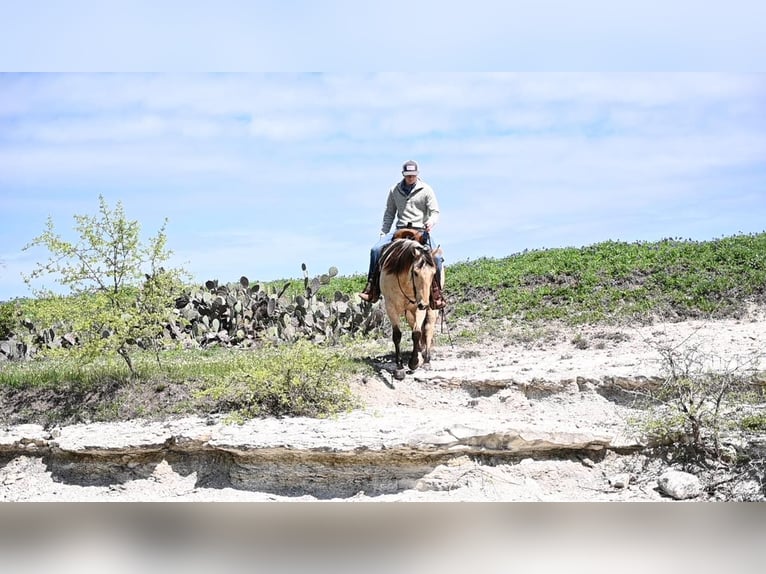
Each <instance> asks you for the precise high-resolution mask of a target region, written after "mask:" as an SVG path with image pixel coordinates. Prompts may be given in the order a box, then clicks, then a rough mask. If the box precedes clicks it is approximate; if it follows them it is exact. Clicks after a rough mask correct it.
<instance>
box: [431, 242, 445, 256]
mask: <svg viewBox="0 0 766 574" xmlns="http://www.w3.org/2000/svg"><path fill="white" fill-rule="evenodd" d="M443 254H444V250H443V249H442V246H441V245H437V246H436V249H432V250H431V255H432V256H433V257H440V256H441V255H443Z"/></svg>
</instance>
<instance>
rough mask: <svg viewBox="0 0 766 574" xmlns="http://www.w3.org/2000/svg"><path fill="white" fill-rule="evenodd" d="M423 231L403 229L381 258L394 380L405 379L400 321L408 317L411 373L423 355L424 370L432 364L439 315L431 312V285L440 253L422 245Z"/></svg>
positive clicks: (432, 310)
mask: <svg viewBox="0 0 766 574" xmlns="http://www.w3.org/2000/svg"><path fill="white" fill-rule="evenodd" d="M421 241H422V235H421V234H420V232H419V231H416V230H412V229H402V230H400V231H397V232H396V234H394V240H393V241H392V242H391V243H389V244H388V245H387V246H386V247H385V248H384V249H383V252H382V253H381V256H380V292H381V294H382V295H383V300H384V302H385V306H386V314H387V315H388V319H389V320H390V321H391V327H392V328H393V334H392V339H393V341H394V349H395V350H396V367H397V371H396V372H395V373H394V376H395V377H396V378H397V379H399V380H401V379H403V378H404V367H403V364H402V355H401V348H400V343H401V340H402V330H401V327H400V318H401V316H402V315H404V316H405V318H406V319H407V322H408V323H409V325H410V328H411V329H412V353H411V354H410V360H409V362H408V363H407V366H408V367H409V369H410V371H414V370H415V369H417V368H418V365H419V363H420V354H422V356H423V366H424V367H426V366H429V365H430V363H431V348H432V345H433V337H434V325H435V324H436V316H437V313H438V312H437V311H435V310H434V309H431V305H430V303H431V282H432V281H433V280H434V276H435V275H436V262H435V261H434V257H435V256H436V255H438V254H439V253H438V249H437V250H431V249H430V248H429V247H428V246H427V245H422V243H421Z"/></svg>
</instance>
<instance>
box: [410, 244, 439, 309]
mask: <svg viewBox="0 0 766 574" xmlns="http://www.w3.org/2000/svg"><path fill="white" fill-rule="evenodd" d="M411 275H412V288H413V290H414V292H415V303H416V304H417V306H418V309H420V310H421V311H422V310H425V309H428V308H429V303H430V301H431V283H432V282H433V280H434V276H435V275H436V262H435V261H434V257H433V252H432V251H431V250H430V249H428V248H427V247H426V246H424V245H418V246H417V247H416V248H415V258H414V261H413V263H412V271H411Z"/></svg>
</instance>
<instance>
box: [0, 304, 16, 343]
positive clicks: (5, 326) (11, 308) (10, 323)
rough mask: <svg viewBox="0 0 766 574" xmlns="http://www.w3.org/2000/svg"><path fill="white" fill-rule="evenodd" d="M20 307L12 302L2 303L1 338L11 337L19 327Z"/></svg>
mask: <svg viewBox="0 0 766 574" xmlns="http://www.w3.org/2000/svg"><path fill="white" fill-rule="evenodd" d="M18 315H19V307H18V305H17V304H15V303H12V302H6V303H0V339H7V338H8V337H10V336H11V335H12V334H13V333H14V332H15V331H16V329H17V327H18V318H17V317H18Z"/></svg>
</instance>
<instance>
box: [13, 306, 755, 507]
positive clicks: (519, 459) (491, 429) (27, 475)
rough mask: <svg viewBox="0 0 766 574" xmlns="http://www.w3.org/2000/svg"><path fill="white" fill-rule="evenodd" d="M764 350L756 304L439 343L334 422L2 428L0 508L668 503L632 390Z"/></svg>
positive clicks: (364, 391) (360, 384) (371, 387)
mask: <svg viewBox="0 0 766 574" xmlns="http://www.w3.org/2000/svg"><path fill="white" fill-rule="evenodd" d="M764 342H766V315H765V314H764V312H763V310H762V309H753V310H752V311H751V313H750V315H749V316H748V317H747V318H745V319H742V320H718V321H685V322H681V323H658V324H654V325H649V326H636V327H630V326H628V327H592V326H589V327H581V328H564V327H555V328H554V327H550V328H547V329H546V330H545V331H542V332H536V333H526V332H523V331H511V332H509V333H508V334H507V335H506V336H504V337H502V338H495V339H492V340H487V341H481V342H475V343H470V344H464V343H461V344H459V345H451V344H450V342H449V341H448V340H447V337H446V336H441V337H440V341H439V344H438V348H437V350H436V352H435V356H434V358H433V364H432V368H431V369H429V370H424V369H419V370H417V371H415V372H414V373H410V374H408V375H407V376H406V378H405V380H403V381H397V380H394V379H393V378H392V377H391V376H390V373H389V371H388V369H390V368H391V367H392V365H391V364H390V363H381V364H380V365H379V366H380V372H379V375H378V376H375V377H371V378H369V379H365V380H359V381H356V382H355V383H354V391H355V393H356V394H357V395H358V396H359V397H360V398H361V400H362V401H363V402H364V404H365V407H364V408H362V409H358V410H356V411H354V412H351V413H348V414H344V415H342V416H339V417H336V418H333V419H326V420H324V419H323V420H317V419H304V418H295V419H281V420H277V419H266V420H254V421H249V422H248V423H246V424H244V425H233V424H226V423H225V422H224V421H223V419H219V418H213V417H208V418H198V417H189V418H184V419H178V420H172V421H165V422H146V421H126V422H122V423H93V424H87V425H86V424H80V425H71V426H67V427H63V428H59V429H53V430H45V429H43V428H42V427H40V426H37V425H19V426H15V427H9V428H7V429H5V430H4V431H2V430H0V500H7V501H20V500H35V501H41V500H42V501H65V500H66V501H87V500H141V501H155V500H157V501H163V500H164V501H166V500H179V501H203V500H205V501H208V500H209V501H226V500H253V501H262V500H285V501H287V500H289V501H301V500H338V499H341V500H365V501H393V500H397V501H463V500H464V501H493V500H503V501H517V500H519V501H526V500H529V501H534V500H545V501H570V500H578V501H586V500H657V501H659V500H668V499H667V498H666V497H664V496H663V495H661V494H660V492H659V491H658V489H657V476H658V475H659V474H660V472H661V471H662V470H664V468H665V463H664V462H663V461H660V460H657V459H652V458H649V457H647V456H645V455H644V454H642V453H641V452H640V443H639V442H638V437H637V436H635V429H636V427H635V425H634V424H632V421H634V420H635V419H636V417H637V416H640V414H641V412H642V411H641V410H640V409H638V408H637V405H636V404H634V401H633V399H632V395H631V394H630V392H629V391H630V389H633V388H638V387H640V386H641V385H647V384H652V383H653V382H656V381H657V380H659V378H660V377H661V376H662V374H663V362H662V360H661V354H660V352H659V349H661V348H664V347H667V346H670V345H672V346H677V345H681V347H680V348H684V349H689V350H692V349H695V350H696V352H698V354H699V356H700V357H703V358H705V360H706V361H708V362H709V365H708V366H709V368H711V369H732V368H735V367H739V368H749V369H755V370H760V371H764V370H766V361H765V360H764V357H763V351H762V349H763V345H764ZM739 488H741V489H744V490H743V493H744V494H745V495H747V492H745V491H747V489H750V491H752V492H751V493H750V494H751V495H752V493H753V492H755V491H757V489H758V488H759V485H755V484H751V483H746V484H743V485H741V486H740V487H739ZM705 496H708V495H703V497H705ZM708 497H709V496H708Z"/></svg>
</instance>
